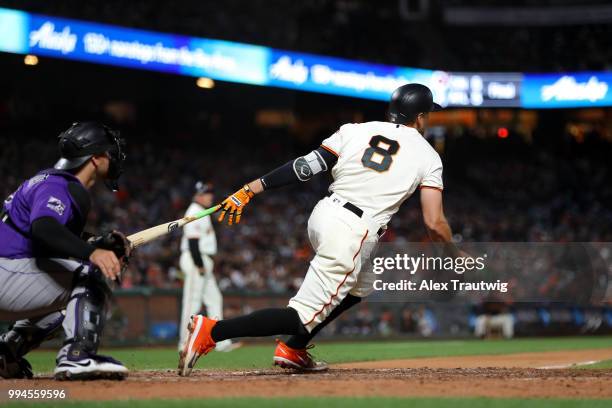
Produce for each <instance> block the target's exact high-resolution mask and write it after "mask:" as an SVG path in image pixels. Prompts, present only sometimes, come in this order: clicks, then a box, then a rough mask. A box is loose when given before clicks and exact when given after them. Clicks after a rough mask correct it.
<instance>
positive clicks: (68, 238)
mask: <svg viewBox="0 0 612 408" xmlns="http://www.w3.org/2000/svg"><path fill="white" fill-rule="evenodd" d="M124 145H125V142H124V140H123V139H122V138H121V137H120V135H119V133H118V132H117V131H114V130H112V129H110V128H109V127H107V126H104V125H102V124H99V123H94V122H84V123H74V124H73V125H72V126H71V127H70V128H69V129H68V130H66V131H65V132H63V133H61V134H60V136H59V150H60V153H61V158H60V160H59V161H58V162H57V163H56V164H55V166H54V168H52V169H46V170H42V171H40V172H39V173H38V174H36V175H35V176H34V177H32V178H30V179H28V180H26V181H25V182H24V183H23V184H21V186H19V188H18V189H17V191H15V192H14V193H13V194H12V195H10V196H9V197H8V198H7V199H6V201H4V205H3V206H2V212H1V214H0V243H1V245H0V282H1V285H0V320H9V321H16V322H15V323H14V324H13V326H12V328H11V329H10V330H9V331H8V332H7V333H4V334H3V335H1V336H0V376H2V377H3V378H31V377H32V368H31V366H30V364H29V363H28V361H27V360H26V359H25V358H24V356H25V355H26V354H27V353H28V352H29V351H30V350H32V349H34V348H36V347H38V346H39V345H40V344H41V343H42V341H43V340H45V339H46V338H48V337H50V336H52V335H53V334H54V332H56V331H57V330H58V329H59V328H60V327H63V329H64V333H65V335H66V336H65V337H66V338H65V342H64V345H63V347H62V348H61V349H60V351H59V353H58V355H57V359H56V363H57V365H56V367H55V370H54V375H55V378H56V379H60V380H62V379H94V378H116V379H121V378H124V377H125V376H126V375H127V369H126V368H125V367H124V366H123V365H122V364H121V363H120V362H119V361H117V360H114V359H112V358H111V357H106V356H102V355H99V354H97V350H98V345H99V343H100V336H101V334H102V329H103V327H104V320H105V305H106V302H107V298H108V295H109V293H110V292H109V291H110V288H109V286H108V284H107V283H106V279H110V280H116V279H118V278H119V274H120V271H121V268H122V264H123V263H125V262H126V261H127V257H128V256H129V242H128V241H127V239H126V238H125V237H124V235H123V234H122V233H120V232H118V231H112V232H108V233H105V234H102V235H99V236H92V235H90V234H87V233H84V232H83V228H84V226H85V223H86V220H87V214H88V213H89V209H90V205H91V203H90V196H89V189H90V188H91V187H92V186H93V185H94V184H96V183H98V182H100V181H104V182H105V183H106V184H107V185H108V186H109V187H110V188H111V189H113V190H116V189H117V180H118V179H119V176H120V175H121V173H122V171H123V162H124V160H125V153H124Z"/></svg>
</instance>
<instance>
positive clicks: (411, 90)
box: [387, 84, 442, 124]
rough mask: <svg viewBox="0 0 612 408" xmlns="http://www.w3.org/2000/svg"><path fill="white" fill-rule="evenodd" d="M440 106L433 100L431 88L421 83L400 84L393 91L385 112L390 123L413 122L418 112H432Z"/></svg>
mask: <svg viewBox="0 0 612 408" xmlns="http://www.w3.org/2000/svg"><path fill="white" fill-rule="evenodd" d="M441 109H442V107H441V106H440V105H438V104H437V103H435V102H434V101H433V94H432V93H431V90H430V89H429V88H428V87H426V86H425V85H421V84H406V85H402V86H400V87H399V88H397V89H396V90H395V91H393V94H392V95H391V100H390V101H389V110H388V112H387V116H388V120H389V122H392V123H399V124H404V123H409V122H414V120H415V119H416V117H417V115H418V114H419V113H424V112H434V111H438V110H441Z"/></svg>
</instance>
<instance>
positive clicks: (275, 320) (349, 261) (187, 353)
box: [179, 84, 458, 376]
mask: <svg viewBox="0 0 612 408" xmlns="http://www.w3.org/2000/svg"><path fill="white" fill-rule="evenodd" d="M439 108H440V106H439V105H437V104H435V103H434V102H433V96H432V93H431V91H430V90H429V88H427V87H426V86H423V85H419V84H407V85H404V86H402V87H400V88H398V89H396V90H395V91H394V92H393V94H392V96H391V101H390V104H389V110H388V121H386V122H367V123H359V124H346V125H344V126H342V127H340V129H339V130H338V131H337V132H336V133H334V134H333V135H332V136H330V137H329V138H327V139H325V140H324V141H323V142H322V144H321V146H320V147H319V148H317V149H315V150H314V151H312V152H310V153H308V154H306V155H304V156H302V157H298V158H297V159H295V160H291V161H290V162H288V163H286V164H285V165H284V166H281V167H279V168H277V169H276V170H273V171H272V172H270V173H268V174H266V175H265V176H263V177H261V178H259V179H257V180H254V181H252V182H250V183H248V184H245V185H244V186H243V187H242V188H241V189H240V190H238V191H237V192H235V193H234V194H232V195H231V196H229V197H228V198H226V199H225V201H223V203H222V205H223V209H222V213H221V215H220V217H219V220H220V221H222V220H224V219H225V218H226V217H227V220H228V223H229V224H230V225H231V224H232V223H234V222H236V223H238V222H240V219H241V216H242V214H243V211H244V208H245V206H246V205H247V204H248V203H249V202H250V201H251V200H252V199H253V198H254V197H255V196H256V195H257V194H260V193H262V192H264V191H267V190H271V189H274V188H278V187H282V186H285V185H288V184H291V183H299V182H305V181H308V180H309V179H311V178H312V177H313V176H315V175H316V174H318V173H322V172H325V171H331V174H332V177H333V179H334V182H333V183H332V184H331V185H330V186H329V193H328V194H327V196H326V197H324V198H323V199H322V200H321V201H319V203H318V204H317V205H316V206H315V208H314V209H313V211H312V214H311V215H310V219H309V220H308V236H309V238H310V242H311V244H312V247H313V249H314V251H315V256H314V258H313V259H312V261H311V262H310V267H309V268H308V272H307V273H306V276H305V278H304V282H303V284H302V286H301V287H300V289H299V290H298V292H297V294H296V295H295V296H294V297H293V298H292V299H291V300H289V304H288V307H286V308H273V309H263V310H259V311H255V312H253V313H251V314H249V315H246V316H241V317H236V318H233V319H227V320H219V321H215V320H213V319H210V318H207V317H204V316H201V315H195V316H192V318H191V321H190V323H189V327H188V329H189V333H190V334H189V338H188V340H187V342H186V345H185V347H184V348H183V350H182V352H181V353H180V359H179V374H181V375H184V376H186V375H189V374H190V373H191V371H192V369H193V367H194V364H195V362H196V361H197V359H198V358H199V357H200V356H202V355H205V354H207V353H208V352H210V351H211V350H213V349H214V348H215V345H216V343H217V342H219V341H223V340H226V339H232V338H236V337H253V336H272V335H279V334H286V335H291V337H290V338H289V339H288V340H287V341H286V342H282V341H279V342H278V345H277V347H276V351H275V352H274V364H275V365H278V366H281V367H284V368H294V369H300V370H305V371H322V370H326V369H327V368H328V366H327V364H326V363H324V362H321V361H316V360H315V359H314V358H313V357H312V356H311V355H310V353H309V352H308V350H309V348H310V347H309V344H310V341H311V340H312V339H313V338H314V336H316V334H317V333H318V332H319V331H321V329H323V328H324V327H325V326H326V325H328V324H329V323H330V322H331V321H332V320H334V319H335V318H336V317H338V316H339V315H340V314H341V313H343V312H344V311H346V310H348V309H349V308H351V307H353V306H355V305H356V304H358V303H359V302H360V301H361V299H362V298H363V297H366V296H368V295H369V294H370V293H371V292H372V290H373V287H372V284H373V281H374V279H375V275H374V274H373V273H372V272H369V271H367V270H366V269H367V268H364V270H363V271H362V263H363V262H364V260H365V259H367V258H369V255H370V252H371V251H372V250H373V248H374V246H375V245H376V243H377V242H378V239H379V238H380V237H381V235H382V234H383V233H384V231H385V229H386V225H387V224H388V223H389V221H390V219H391V217H392V216H393V214H395V213H396V212H397V210H398V209H399V206H400V205H401V204H402V203H403V202H404V201H405V200H406V199H407V198H408V197H410V196H411V195H412V193H414V191H415V190H416V189H417V188H420V189H421V205H422V212H423V219H424V221H425V225H426V226H427V229H428V231H429V233H430V236H431V238H432V239H433V240H434V241H438V242H444V243H448V245H449V248H450V249H451V250H452V251H455V252H456V253H457V254H458V250H457V249H456V248H454V247H453V246H452V244H450V242H451V229H450V227H449V225H448V222H447V221H446V218H445V216H444V211H443V206H442V187H443V185H442V162H441V160H440V156H439V155H438V153H437V152H436V151H435V150H434V149H433V148H432V147H431V146H430V145H429V143H428V142H427V141H426V140H425V138H424V137H423V136H422V135H423V132H424V130H425V128H426V126H427V124H428V121H429V112H431V111H434V110H438V109H439Z"/></svg>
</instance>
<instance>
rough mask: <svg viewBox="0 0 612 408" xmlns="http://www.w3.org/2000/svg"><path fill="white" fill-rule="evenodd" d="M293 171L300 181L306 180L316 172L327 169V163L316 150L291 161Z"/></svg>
mask: <svg viewBox="0 0 612 408" xmlns="http://www.w3.org/2000/svg"><path fill="white" fill-rule="evenodd" d="M293 171H294V173H295V175H296V177H297V178H298V180H300V181H308V180H310V179H311V178H312V176H314V175H315V174H317V173H320V172H322V171H327V163H325V160H323V157H321V154H320V153H319V152H318V151H317V150H313V151H312V152H310V153H308V154H307V155H306V156H302V157H298V158H297V159H295V160H294V161H293Z"/></svg>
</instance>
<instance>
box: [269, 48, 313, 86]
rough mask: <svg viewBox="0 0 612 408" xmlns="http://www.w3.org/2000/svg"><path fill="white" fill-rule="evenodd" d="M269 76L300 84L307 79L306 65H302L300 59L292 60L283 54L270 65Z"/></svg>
mask: <svg viewBox="0 0 612 408" xmlns="http://www.w3.org/2000/svg"><path fill="white" fill-rule="evenodd" d="M270 77H272V78H273V79H278V80H280V81H287V82H293V83H294V84H296V85H301V84H303V83H304V82H306V80H307V79H308V67H306V66H305V65H304V62H303V61H302V60H296V61H295V62H293V61H292V60H291V57H289V56H287V55H283V56H282V57H280V58H279V59H278V61H276V62H275V63H274V64H272V65H270Z"/></svg>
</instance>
